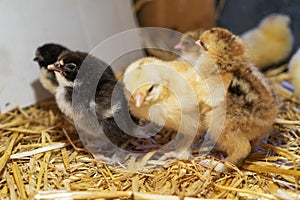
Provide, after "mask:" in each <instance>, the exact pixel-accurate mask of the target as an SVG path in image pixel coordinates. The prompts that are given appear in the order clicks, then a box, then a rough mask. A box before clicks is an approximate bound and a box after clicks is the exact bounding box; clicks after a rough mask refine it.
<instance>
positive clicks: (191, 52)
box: [174, 29, 204, 63]
mask: <svg viewBox="0 0 300 200" xmlns="http://www.w3.org/2000/svg"><path fill="white" fill-rule="evenodd" d="M203 31H204V29H199V30H195V31H189V32H186V33H184V34H183V35H182V37H181V38H180V41H179V43H178V44H176V45H175V46H174V48H175V49H177V50H180V57H179V58H178V60H183V59H185V60H188V61H189V62H191V63H195V62H197V60H198V59H199V56H200V53H201V49H200V48H199V46H198V45H196V44H195V41H196V40H198V39H199V36H200V34H201V33H202V32H203Z"/></svg>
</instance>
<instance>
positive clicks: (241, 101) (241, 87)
mask: <svg viewBox="0 0 300 200" xmlns="http://www.w3.org/2000/svg"><path fill="white" fill-rule="evenodd" d="M199 44H200V45H201V46H202V47H203V49H204V50H205V52H206V53H208V55H209V56H210V57H211V59H212V61H213V62H214V63H215V65H216V67H217V68H218V70H219V73H220V74H221V75H222V76H223V75H225V74H232V79H231V82H230V85H229V87H228V89H227V94H226V98H225V101H224V102H223V103H220V105H218V106H216V107H214V108H213V109H212V111H211V112H210V114H209V115H208V118H207V119H208V121H210V120H212V124H213V126H211V127H210V128H209V129H210V130H209V131H210V133H211V137H212V139H214V140H215V141H217V143H218V144H219V145H220V146H221V147H224V148H225V149H226V151H227V155H228V156H227V158H226V160H228V161H229V162H231V163H233V164H239V162H240V161H243V159H245V158H246V157H247V156H248V155H249V153H250V151H251V147H252V146H253V145H254V144H255V143H256V142H257V141H258V140H260V139H261V138H262V137H263V136H264V135H265V134H267V133H269V132H270V130H271V128H272V124H273V122H274V120H275V118H276V115H277V112H278V102H277V98H276V95H275V94H274V92H273V91H272V89H271V88H270V86H269V84H268V83H267V81H266V80H265V78H264V77H263V75H262V74H261V73H260V72H259V71H258V69H257V68H255V67H253V65H252V63H251V62H250V61H249V58H248V55H247V51H246V48H245V45H244V43H243V41H242V40H241V39H240V38H239V37H237V36H235V35H233V34H232V33H231V32H229V31H228V30H226V29H221V28H213V29H211V30H208V31H205V32H204V33H202V34H201V36H200V40H199ZM224 110H225V112H224ZM224 117H225V122H224V124H223V123H220V122H222V119H223V118H224ZM220 133H221V134H220ZM219 170H221V171H222V170H224V168H221V169H219Z"/></svg>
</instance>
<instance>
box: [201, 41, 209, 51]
mask: <svg viewBox="0 0 300 200" xmlns="http://www.w3.org/2000/svg"><path fill="white" fill-rule="evenodd" d="M200 44H201V46H202V47H203V49H204V50H205V51H207V48H206V46H205V45H204V43H203V42H202V41H200Z"/></svg>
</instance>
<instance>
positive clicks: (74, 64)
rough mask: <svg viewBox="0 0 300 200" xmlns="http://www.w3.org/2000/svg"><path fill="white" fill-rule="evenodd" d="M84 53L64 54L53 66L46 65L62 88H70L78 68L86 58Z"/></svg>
mask: <svg viewBox="0 0 300 200" xmlns="http://www.w3.org/2000/svg"><path fill="white" fill-rule="evenodd" d="M86 56H87V54H86V53H81V52H66V53H63V54H62V55H61V56H60V57H59V58H58V61H57V62H55V63H54V64H53V65H48V69H49V70H53V71H55V74H56V77H57V79H58V82H59V84H60V85H62V86H72V85H73V83H74V81H75V79H76V76H77V74H78V71H79V69H80V66H81V64H82V62H83V61H84V59H85V58H86Z"/></svg>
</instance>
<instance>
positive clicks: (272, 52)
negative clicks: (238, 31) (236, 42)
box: [241, 14, 293, 69]
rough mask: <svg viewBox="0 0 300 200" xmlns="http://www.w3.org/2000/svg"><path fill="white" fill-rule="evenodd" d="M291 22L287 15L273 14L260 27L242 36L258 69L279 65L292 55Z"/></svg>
mask: <svg viewBox="0 0 300 200" xmlns="http://www.w3.org/2000/svg"><path fill="white" fill-rule="evenodd" d="M290 21H291V20H290V17H289V16H287V15H283V14H271V15H268V16H267V17H265V18H264V19H263V20H262V21H261V22H260V24H259V25H258V27H255V28H253V29H251V30H248V31H247V32H245V33H243V34H242V35H241V38H242V39H243V40H244V41H245V44H246V46H247V47H248V49H249V53H250V58H251V61H252V62H253V63H254V64H255V66H256V67H258V68H259V69H261V68H264V67H268V66H270V65H273V64H277V63H279V62H281V61H284V60H285V59H286V58H287V57H288V56H289V55H290V53H291V50H292V46H293V35H292V32H291V30H290V28H289V24H290Z"/></svg>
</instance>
